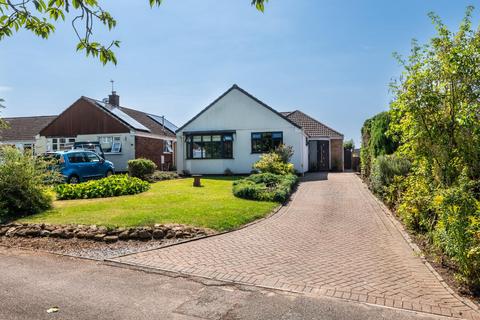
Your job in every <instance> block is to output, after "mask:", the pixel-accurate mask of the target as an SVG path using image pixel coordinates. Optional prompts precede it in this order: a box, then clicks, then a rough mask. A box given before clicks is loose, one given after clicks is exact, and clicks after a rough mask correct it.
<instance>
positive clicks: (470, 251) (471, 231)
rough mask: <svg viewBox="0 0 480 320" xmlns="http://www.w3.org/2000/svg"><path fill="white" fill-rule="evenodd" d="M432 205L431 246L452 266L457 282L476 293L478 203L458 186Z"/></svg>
mask: <svg viewBox="0 0 480 320" xmlns="http://www.w3.org/2000/svg"><path fill="white" fill-rule="evenodd" d="M434 205H435V208H436V209H437V211H438V212H439V221H438V223H437V226H436V228H435V236H434V240H435V244H436V245H437V246H438V247H439V248H440V249H441V250H442V251H443V252H445V254H446V255H447V256H449V257H451V258H452V259H453V261H454V262H455V263H456V265H457V266H458V269H459V272H460V277H461V280H463V282H465V283H467V284H468V285H469V286H470V287H472V288H475V289H476V290H480V203H479V202H478V201H477V200H476V199H475V198H474V196H473V195H472V194H471V193H469V192H467V191H466V190H465V189H464V188H463V187H461V186H460V187H453V188H449V189H446V190H442V191H441V192H439V193H438V195H437V196H436V197H435V200H434Z"/></svg>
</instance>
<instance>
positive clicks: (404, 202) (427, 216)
mask: <svg viewBox="0 0 480 320" xmlns="http://www.w3.org/2000/svg"><path fill="white" fill-rule="evenodd" d="M433 193H434V190H433V188H432V184H431V183H429V181H428V180H427V179H426V177H424V176H423V175H421V174H415V175H411V176H409V177H407V178H406V179H405V192H403V194H402V198H401V201H400V204H399V206H398V209H397V213H398V215H399V216H400V217H401V218H402V220H403V221H404V223H405V224H406V225H407V227H408V228H409V229H411V230H413V231H416V232H420V233H425V232H430V231H432V230H433V228H434V226H435V223H436V221H437V214H436V212H435V210H434V209H433V208H432V201H433Z"/></svg>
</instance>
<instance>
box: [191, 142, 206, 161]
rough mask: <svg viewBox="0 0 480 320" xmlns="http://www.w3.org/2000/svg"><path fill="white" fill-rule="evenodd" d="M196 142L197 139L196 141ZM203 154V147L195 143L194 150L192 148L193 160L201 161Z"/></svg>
mask: <svg viewBox="0 0 480 320" xmlns="http://www.w3.org/2000/svg"><path fill="white" fill-rule="evenodd" d="M194 140H195V139H194ZM202 155H203V153H202V145H201V144H199V143H195V142H194V143H193V148H192V158H194V159H201V158H203V156H202Z"/></svg>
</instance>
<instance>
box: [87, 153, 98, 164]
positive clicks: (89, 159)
mask: <svg viewBox="0 0 480 320" xmlns="http://www.w3.org/2000/svg"><path fill="white" fill-rule="evenodd" d="M84 156H85V158H86V162H99V161H100V158H99V157H97V155H96V154H94V153H90V152H87V153H84Z"/></svg>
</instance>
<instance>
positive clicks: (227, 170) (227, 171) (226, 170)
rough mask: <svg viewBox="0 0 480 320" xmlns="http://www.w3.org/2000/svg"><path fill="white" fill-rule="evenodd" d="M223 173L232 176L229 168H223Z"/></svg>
mask: <svg viewBox="0 0 480 320" xmlns="http://www.w3.org/2000/svg"><path fill="white" fill-rule="evenodd" d="M223 174H224V175H225V176H227V177H230V176H233V171H232V170H230V169H229V168H227V169H225V171H224V172H223Z"/></svg>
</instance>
